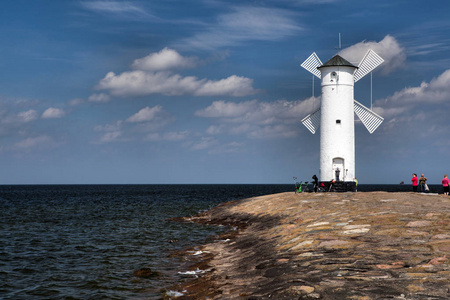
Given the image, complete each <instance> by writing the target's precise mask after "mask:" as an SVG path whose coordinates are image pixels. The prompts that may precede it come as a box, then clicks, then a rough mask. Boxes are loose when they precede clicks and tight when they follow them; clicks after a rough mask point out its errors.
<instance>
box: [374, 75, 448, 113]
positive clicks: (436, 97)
mask: <svg viewBox="0 0 450 300" xmlns="http://www.w3.org/2000/svg"><path fill="white" fill-rule="evenodd" d="M445 103H450V69H448V70H446V71H444V72H443V73H442V74H441V75H439V76H438V77H436V78H433V79H432V80H431V81H430V82H429V83H427V82H422V83H421V84H420V85H419V86H416V87H407V88H404V89H403V90H401V91H398V92H395V93H394V94H393V95H391V96H389V97H387V98H386V99H381V100H377V101H376V102H375V103H374V105H375V106H376V107H375V108H374V109H375V110H376V111H377V112H378V113H380V114H381V115H384V116H386V117H393V116H396V115H399V114H402V113H404V112H406V111H408V110H411V109H414V108H415V107H416V106H417V105H431V104H445Z"/></svg>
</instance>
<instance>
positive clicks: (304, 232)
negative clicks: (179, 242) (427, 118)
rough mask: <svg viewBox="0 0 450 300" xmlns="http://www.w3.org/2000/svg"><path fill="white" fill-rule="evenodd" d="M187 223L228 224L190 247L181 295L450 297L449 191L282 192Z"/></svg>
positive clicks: (362, 298) (230, 205)
mask: <svg viewBox="0 0 450 300" xmlns="http://www.w3.org/2000/svg"><path fill="white" fill-rule="evenodd" d="M186 221H193V222H201V223H207V224H222V225H227V226H233V227H234V229H235V230H231V231H230V232H228V233H226V234H224V235H222V236H221V237H220V238H218V239H217V240H214V241H212V242H210V243H208V244H205V245H203V246H201V247H200V248H198V249H197V251H196V253H195V254H196V259H197V263H196V264H194V265H192V270H197V271H199V272H198V277H197V278H190V279H187V280H186V282H184V283H182V284H181V285H179V286H176V287H174V290H177V291H179V294H177V295H178V296H181V294H182V295H183V296H181V297H179V299H180V298H181V299H360V300H366V299H450V197H446V196H443V195H426V194H418V193H387V192H367V193H360V192H358V193H318V194H313V193H311V194H308V193H304V194H294V193H280V194H274V195H267V196H261V197H255V198H250V199H245V200H239V201H231V202H227V203H224V204H221V205H219V206H218V207H216V208H213V209H211V210H209V211H207V212H205V213H202V214H201V215H198V216H195V217H191V218H186ZM186 255H190V254H189V252H188V253H187V254H186ZM167 298H169V297H167Z"/></svg>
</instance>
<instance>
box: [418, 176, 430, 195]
mask: <svg viewBox="0 0 450 300" xmlns="http://www.w3.org/2000/svg"><path fill="white" fill-rule="evenodd" d="M427 180H428V179H427V178H426V177H425V176H423V174H422V175H421V176H420V178H419V186H420V191H421V192H422V193H424V192H425V191H426V189H425V185H426V184H427Z"/></svg>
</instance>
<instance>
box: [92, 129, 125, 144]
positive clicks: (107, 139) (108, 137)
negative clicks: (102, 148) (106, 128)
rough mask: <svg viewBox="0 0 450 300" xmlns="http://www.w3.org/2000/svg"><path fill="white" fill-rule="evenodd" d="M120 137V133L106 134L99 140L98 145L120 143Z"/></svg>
mask: <svg viewBox="0 0 450 300" xmlns="http://www.w3.org/2000/svg"><path fill="white" fill-rule="evenodd" d="M121 136H122V131H111V132H106V133H105V134H104V135H103V136H102V137H101V138H100V140H99V142H98V143H100V144H104V143H113V142H120V141H121V139H120V138H121Z"/></svg>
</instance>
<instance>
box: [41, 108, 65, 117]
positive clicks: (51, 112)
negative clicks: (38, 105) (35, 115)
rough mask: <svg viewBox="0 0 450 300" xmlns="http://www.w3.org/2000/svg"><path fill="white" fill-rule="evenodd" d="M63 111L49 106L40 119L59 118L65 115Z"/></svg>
mask: <svg viewBox="0 0 450 300" xmlns="http://www.w3.org/2000/svg"><path fill="white" fill-rule="evenodd" d="M65 114H66V113H65V112H64V111H63V110H62V109H60V108H54V107H50V108H47V109H46V110H45V111H44V112H43V113H42V116H41V118H42V119H59V118H62V117H64V116H65Z"/></svg>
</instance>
